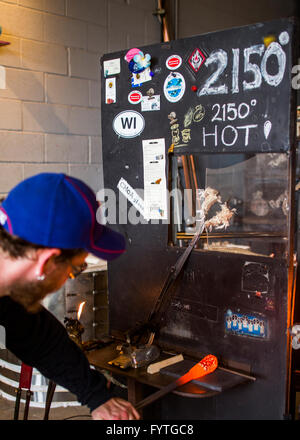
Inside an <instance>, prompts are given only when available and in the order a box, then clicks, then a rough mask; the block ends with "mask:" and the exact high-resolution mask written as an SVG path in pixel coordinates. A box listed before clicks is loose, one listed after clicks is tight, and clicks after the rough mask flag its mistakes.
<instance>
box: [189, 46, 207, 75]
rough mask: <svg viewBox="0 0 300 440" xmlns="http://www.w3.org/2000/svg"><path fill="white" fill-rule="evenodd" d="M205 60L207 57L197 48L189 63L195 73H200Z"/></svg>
mask: <svg viewBox="0 0 300 440" xmlns="http://www.w3.org/2000/svg"><path fill="white" fill-rule="evenodd" d="M205 60H206V57H205V55H204V54H203V52H201V50H200V49H198V48H196V49H195V50H194V51H193V53H192V55H191V56H190V57H189V59H188V63H189V65H190V66H191V68H192V69H193V71H194V72H196V73H198V71H199V69H200V67H201V66H202V64H203V63H204V61H205Z"/></svg>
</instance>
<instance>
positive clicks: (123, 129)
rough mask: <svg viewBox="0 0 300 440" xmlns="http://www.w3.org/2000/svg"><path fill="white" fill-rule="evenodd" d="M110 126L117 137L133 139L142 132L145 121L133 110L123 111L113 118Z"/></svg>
mask: <svg viewBox="0 0 300 440" xmlns="http://www.w3.org/2000/svg"><path fill="white" fill-rule="evenodd" d="M112 126H113V129H114V131H115V133H116V134H117V135H118V136H120V137H123V138H134V137H136V136H139V135H140V134H141V133H142V131H143V130H144V128H145V119H144V118H143V116H142V115H141V114H140V113H138V112H136V111H134V110H125V111H123V112H121V113H119V114H118V115H117V116H115V118H114V120H113V124H112Z"/></svg>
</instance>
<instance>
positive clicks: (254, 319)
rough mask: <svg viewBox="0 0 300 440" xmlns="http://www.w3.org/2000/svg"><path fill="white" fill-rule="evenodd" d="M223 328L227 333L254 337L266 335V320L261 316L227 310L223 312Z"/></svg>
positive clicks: (264, 336)
mask: <svg viewBox="0 0 300 440" xmlns="http://www.w3.org/2000/svg"><path fill="white" fill-rule="evenodd" d="M225 329H226V332H227V333H234V334H236V335H243V336H253V337H256V338H266V337H267V321H266V319H264V318H262V317H261V316H254V315H245V314H241V313H236V312H233V311H231V310H227V312H226V314H225Z"/></svg>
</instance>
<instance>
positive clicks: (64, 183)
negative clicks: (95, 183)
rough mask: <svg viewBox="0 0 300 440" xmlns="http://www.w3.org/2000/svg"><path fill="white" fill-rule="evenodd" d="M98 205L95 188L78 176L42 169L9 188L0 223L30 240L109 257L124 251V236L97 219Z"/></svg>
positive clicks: (1, 208)
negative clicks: (77, 177)
mask: <svg viewBox="0 0 300 440" xmlns="http://www.w3.org/2000/svg"><path fill="white" fill-rule="evenodd" d="M98 208H99V204H98V202H97V200H96V195H95V193H94V191H92V189H91V188H89V187H88V186H87V185H86V184H85V183H84V182H82V181H81V180H79V179H76V178H74V177H70V176H66V175H65V174H58V173H41V174H37V175H36V176H33V177H30V178H28V179H26V180H24V181H22V182H21V183H19V184H18V185H17V186H16V187H15V188H13V189H12V190H11V191H10V193H9V194H8V196H7V198H6V199H5V200H4V201H3V203H2V205H0V224H1V225H2V226H3V227H4V229H6V231H7V232H8V233H10V234H12V235H16V236H18V237H20V238H22V239H23V240H27V241H28V242H30V243H33V244H36V245H41V246H46V247H50V248H59V249H77V248H81V249H85V250H86V251H87V252H89V253H92V254H93V255H96V256H97V257H99V258H101V259H103V260H107V261H110V260H113V259H114V258H116V257H118V256H120V255H121V254H122V253H123V252H124V251H125V239H124V237H123V235H121V234H119V233H118V232H116V231H113V230H112V229H110V228H108V227H106V226H104V225H102V224H100V223H99V222H98V221H97V219H96V212H97V210H98Z"/></svg>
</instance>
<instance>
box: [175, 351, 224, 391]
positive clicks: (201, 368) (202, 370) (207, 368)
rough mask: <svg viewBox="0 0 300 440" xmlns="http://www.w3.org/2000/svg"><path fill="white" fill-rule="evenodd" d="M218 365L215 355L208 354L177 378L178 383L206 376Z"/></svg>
mask: <svg viewBox="0 0 300 440" xmlns="http://www.w3.org/2000/svg"><path fill="white" fill-rule="evenodd" d="M217 367H218V359H217V358H216V356H214V355H212V354H209V355H207V356H205V357H204V358H203V359H202V360H201V361H200V362H198V364H196V365H194V366H193V367H192V368H191V369H190V370H189V371H188V372H187V373H186V374H184V375H183V376H181V377H179V379H177V383H178V384H179V385H183V384H185V383H187V382H190V381H191V380H194V379H198V378H199V377H203V376H206V375H207V374H210V373H212V372H213V371H215V369H216V368H217Z"/></svg>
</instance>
